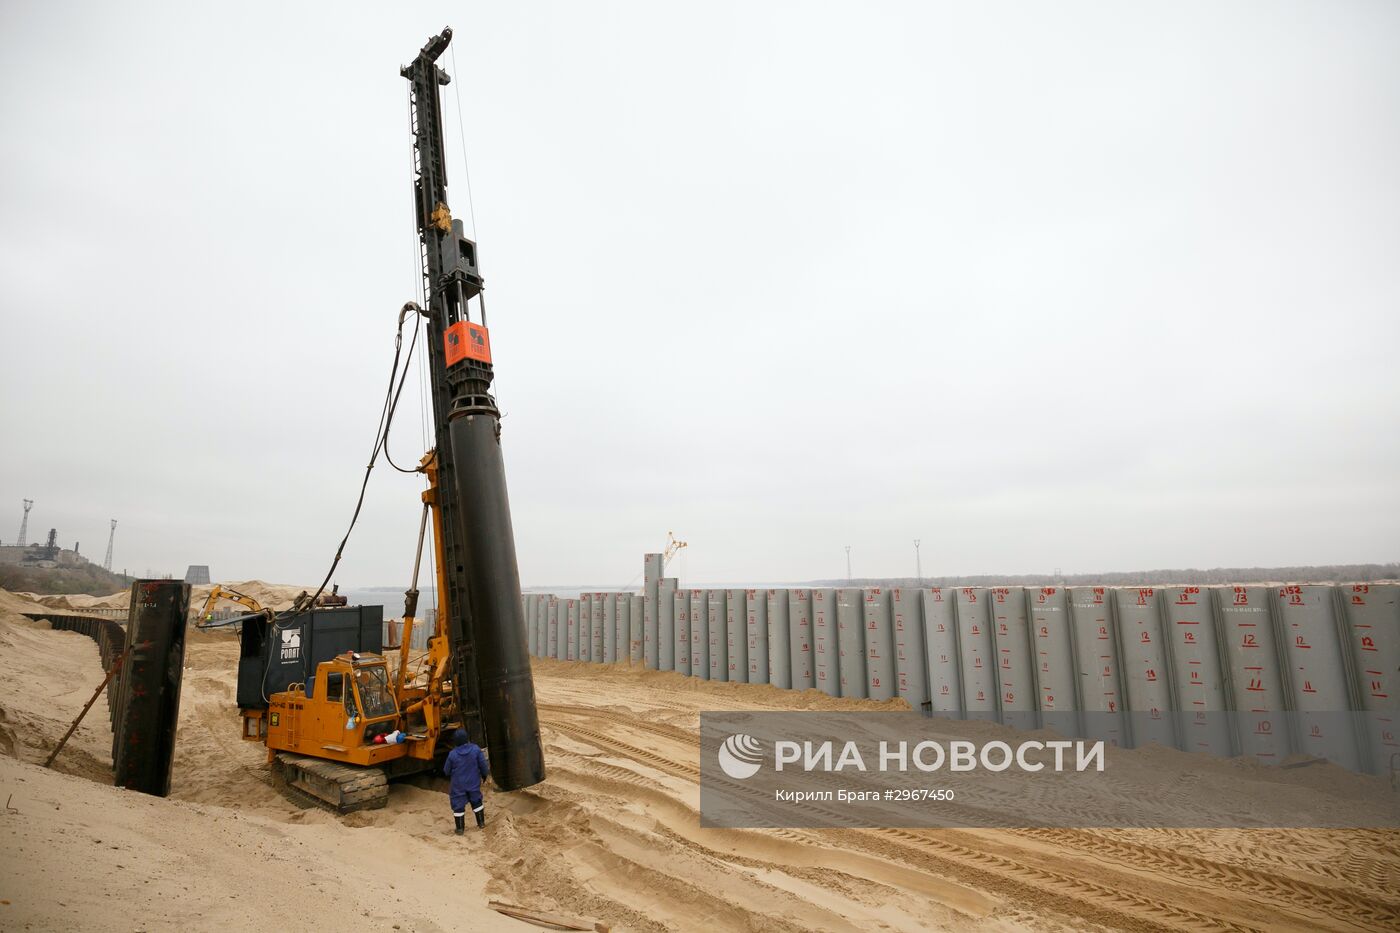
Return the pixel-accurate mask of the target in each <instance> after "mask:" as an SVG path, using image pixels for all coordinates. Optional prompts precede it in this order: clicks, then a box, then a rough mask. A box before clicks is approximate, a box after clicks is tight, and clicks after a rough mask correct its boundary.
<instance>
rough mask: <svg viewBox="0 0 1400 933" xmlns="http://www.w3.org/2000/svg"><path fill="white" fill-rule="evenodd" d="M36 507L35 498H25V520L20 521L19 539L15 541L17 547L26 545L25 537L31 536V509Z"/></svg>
mask: <svg viewBox="0 0 1400 933" xmlns="http://www.w3.org/2000/svg"><path fill="white" fill-rule="evenodd" d="M32 508H34V500H33V499H25V500H24V521H22V522H20V523H19V540H18V541H16V542H15V547H24V542H25V539H26V538H27V537H28V536H29V510H30V509H32Z"/></svg>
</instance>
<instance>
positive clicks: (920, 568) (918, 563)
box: [914, 538, 924, 586]
mask: <svg viewBox="0 0 1400 933" xmlns="http://www.w3.org/2000/svg"><path fill="white" fill-rule="evenodd" d="M923 543H924V542H923V541H922V540H921V539H919V538H915V539H914V572H915V573H916V574H918V575H919V585H920V586H923V585H924V562H923V561H922V560H920V559H919V545H921V544H923Z"/></svg>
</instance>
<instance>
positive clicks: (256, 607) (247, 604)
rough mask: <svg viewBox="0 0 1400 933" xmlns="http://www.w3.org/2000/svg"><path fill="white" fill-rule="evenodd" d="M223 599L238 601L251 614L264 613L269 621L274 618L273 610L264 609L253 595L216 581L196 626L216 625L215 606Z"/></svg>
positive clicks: (225, 623) (196, 619) (196, 618)
mask: <svg viewBox="0 0 1400 933" xmlns="http://www.w3.org/2000/svg"><path fill="white" fill-rule="evenodd" d="M221 599H226V600H228V601H230V602H235V603H238V605H240V606H242V607H243V608H244V609H247V610H248V612H249V613H250V614H253V615H262V616H265V617H266V618H267V619H268V621H271V620H272V617H273V612H272V610H271V609H264V608H263V606H262V603H260V602H258V601H257V600H256V599H254V598H253V597H251V596H249V595H248V594H246V593H240V592H238V590H235V589H234V588H233V587H231V586H223V585H222V584H217V583H216V584H215V585H214V588H213V589H212V590H210V591H209V598H208V599H206V600H204V608H203V609H201V610H199V615H197V616H196V617H195V623H194V625H195V628H214V627H215V623H214V607H215V606H217V605H218V603H219V600H221ZM230 621H232V620H230ZM227 624H229V623H227V622H221V623H219V625H227Z"/></svg>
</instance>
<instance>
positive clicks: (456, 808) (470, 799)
mask: <svg viewBox="0 0 1400 933" xmlns="http://www.w3.org/2000/svg"><path fill="white" fill-rule="evenodd" d="M452 746H453V747H452V751H450V752H448V753H447V761H445V762H444V763H443V765H442V773H443V774H445V775H447V779H448V780H449V781H450V782H451V786H450V787H449V788H448V791H447V793H448V800H449V801H450V802H451V804H452V816H453V818H454V819H456V821H457V835H459V836H460V835H462V833H464V832H466V831H467V804H468V803H470V804H471V805H472V812H473V813H475V814H476V825H477V828H478V829H480V828H484V827H485V826H486V804H485V803H483V802H482V800H481V782H482V781H484V780H486V778H488V777H490V776H491V766H490V765H489V764H488V763H487V761H486V753H485V752H483V751H482V750H481V747H480V746H478V745H477V744H476V743H475V742H473V741H471V739H469V738H467V731H466V730H465V729H458V730H457V731H456V732H454V733H452Z"/></svg>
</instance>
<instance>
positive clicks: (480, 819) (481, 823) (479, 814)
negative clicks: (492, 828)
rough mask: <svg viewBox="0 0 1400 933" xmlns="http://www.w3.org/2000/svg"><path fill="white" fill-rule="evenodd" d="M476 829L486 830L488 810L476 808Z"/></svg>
mask: <svg viewBox="0 0 1400 933" xmlns="http://www.w3.org/2000/svg"><path fill="white" fill-rule="evenodd" d="M476 828H477V829H485V828H486V808H485V807H484V806H482V807H477V808H476Z"/></svg>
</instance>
